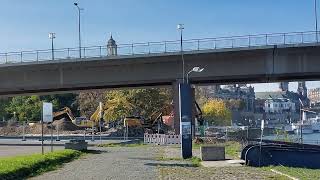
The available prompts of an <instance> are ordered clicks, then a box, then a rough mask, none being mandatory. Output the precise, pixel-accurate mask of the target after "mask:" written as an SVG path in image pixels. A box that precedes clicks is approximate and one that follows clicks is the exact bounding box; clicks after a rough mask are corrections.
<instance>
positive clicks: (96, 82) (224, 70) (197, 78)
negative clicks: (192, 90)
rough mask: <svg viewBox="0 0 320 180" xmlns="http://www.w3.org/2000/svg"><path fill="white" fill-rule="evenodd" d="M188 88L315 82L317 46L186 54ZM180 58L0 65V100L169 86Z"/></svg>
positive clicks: (319, 60)
mask: <svg viewBox="0 0 320 180" xmlns="http://www.w3.org/2000/svg"><path fill="white" fill-rule="evenodd" d="M184 57H185V62H186V71H187V70H189V69H191V68H192V67H194V66H201V67H204V68H205V71H203V72H201V73H194V74H192V75H191V76H190V82H191V83H194V84H201V83H234V82H273V81H281V80H290V81H294V80H300V79H304V80H315V79H320V46H319V44H300V45H275V46H261V47H243V48H233V49H217V50H199V51H188V52H185V55H184ZM181 69H182V64H181V55H180V53H179V52H173V53H161V54H144V55H130V56H114V57H108V56H105V57H97V58H86V59H71V60H70V59H63V60H55V61H42V62H40V61H38V62H25V63H17V64H16V63H14V64H2V65H0V82H1V83H0V94H1V95H15V94H26V93H43V92H57V91H71V90H84V89H99V88H119V87H140V86H157V85H171V84H173V83H174V82H176V81H177V80H179V79H181V77H182V70H181Z"/></svg>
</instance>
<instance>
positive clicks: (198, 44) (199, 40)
mask: <svg viewBox="0 0 320 180" xmlns="http://www.w3.org/2000/svg"><path fill="white" fill-rule="evenodd" d="M199 50H200V40H199V39H198V51H199Z"/></svg>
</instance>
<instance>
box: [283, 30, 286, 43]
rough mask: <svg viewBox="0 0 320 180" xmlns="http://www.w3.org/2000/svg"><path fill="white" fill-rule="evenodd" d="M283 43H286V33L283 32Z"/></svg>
mask: <svg viewBox="0 0 320 180" xmlns="http://www.w3.org/2000/svg"><path fill="white" fill-rule="evenodd" d="M283 44H284V45H286V33H284V34H283Z"/></svg>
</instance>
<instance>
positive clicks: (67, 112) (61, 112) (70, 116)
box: [53, 107, 75, 122]
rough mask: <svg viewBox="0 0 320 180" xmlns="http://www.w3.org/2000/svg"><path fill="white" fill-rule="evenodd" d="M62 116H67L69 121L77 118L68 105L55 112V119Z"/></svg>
mask: <svg viewBox="0 0 320 180" xmlns="http://www.w3.org/2000/svg"><path fill="white" fill-rule="evenodd" d="M62 118H65V119H66V120H69V121H72V122H73V121H74V120H75V117H74V115H73V113H72V111H71V109H70V108H68V107H64V108H62V109H60V110H59V111H56V112H54V113H53V120H54V121H55V120H60V119H62Z"/></svg>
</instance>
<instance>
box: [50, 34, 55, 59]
mask: <svg viewBox="0 0 320 180" xmlns="http://www.w3.org/2000/svg"><path fill="white" fill-rule="evenodd" d="M55 38H56V33H53V32H51V33H49V39H51V56H52V60H54V47H53V39H55Z"/></svg>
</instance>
